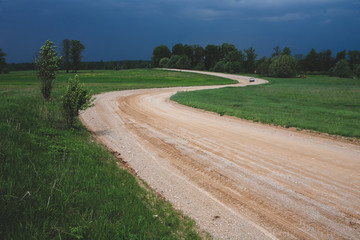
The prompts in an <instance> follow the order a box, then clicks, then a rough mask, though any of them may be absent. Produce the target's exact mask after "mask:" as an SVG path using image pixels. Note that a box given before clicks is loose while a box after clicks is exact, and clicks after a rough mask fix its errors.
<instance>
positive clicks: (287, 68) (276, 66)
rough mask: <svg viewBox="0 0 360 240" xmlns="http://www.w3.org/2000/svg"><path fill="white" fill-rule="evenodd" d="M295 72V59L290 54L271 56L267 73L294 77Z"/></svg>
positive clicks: (274, 75)
mask: <svg viewBox="0 0 360 240" xmlns="http://www.w3.org/2000/svg"><path fill="white" fill-rule="evenodd" d="M296 72H297V61H296V60H295V58H294V57H293V56H290V55H282V56H278V57H275V58H273V60H272V62H271V64H270V66H269V74H270V76H273V77H282V78H285V77H295V76H296Z"/></svg>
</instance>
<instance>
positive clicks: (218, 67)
mask: <svg viewBox="0 0 360 240" xmlns="http://www.w3.org/2000/svg"><path fill="white" fill-rule="evenodd" d="M214 71H215V72H224V71H225V63H224V61H219V62H217V63H216V64H215V67H214Z"/></svg>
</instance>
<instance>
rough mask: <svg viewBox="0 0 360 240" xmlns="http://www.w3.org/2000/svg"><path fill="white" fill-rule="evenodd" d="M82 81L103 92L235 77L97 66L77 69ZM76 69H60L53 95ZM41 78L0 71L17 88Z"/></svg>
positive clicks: (0, 80) (4, 82)
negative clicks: (100, 67) (92, 69)
mask: <svg viewBox="0 0 360 240" xmlns="http://www.w3.org/2000/svg"><path fill="white" fill-rule="evenodd" d="M77 74H78V75H79V79H80V81H81V82H82V83H84V84H85V85H86V87H87V88H89V89H91V90H93V92H94V93H95V94H96V93H101V92H107V91H118V90H131V89H140V88H164V87H181V86H201V85H222V84H231V83H236V81H233V80H229V79H225V78H220V77H215V76H208V75H203V74H196V73H186V72H177V71H165V70H157V69H133V70H121V71H115V70H114V71H111V70H94V71H80V72H79V73H77ZM74 75H75V74H74V73H68V74H67V73H65V72H64V71H60V72H59V73H58V74H57V78H56V88H55V89H54V91H53V93H52V95H53V96H59V94H60V93H61V89H63V88H64V87H65V86H66V84H67V81H68V79H69V78H70V77H73V76H74ZM38 86H39V80H38V79H37V76H36V71H19V72H10V74H6V75H0V89H4V88H6V89H14V88H24V87H28V88H37V87H38Z"/></svg>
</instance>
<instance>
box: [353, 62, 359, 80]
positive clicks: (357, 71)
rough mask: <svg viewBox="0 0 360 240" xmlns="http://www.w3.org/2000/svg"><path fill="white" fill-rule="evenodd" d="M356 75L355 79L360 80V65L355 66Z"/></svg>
mask: <svg viewBox="0 0 360 240" xmlns="http://www.w3.org/2000/svg"><path fill="white" fill-rule="evenodd" d="M354 75H355V77H357V78H360V64H359V65H356V66H355V69H354Z"/></svg>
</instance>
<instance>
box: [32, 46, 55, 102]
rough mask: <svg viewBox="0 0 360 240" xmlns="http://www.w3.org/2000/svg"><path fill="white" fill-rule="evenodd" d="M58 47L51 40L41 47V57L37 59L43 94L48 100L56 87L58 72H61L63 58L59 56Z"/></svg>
mask: <svg viewBox="0 0 360 240" xmlns="http://www.w3.org/2000/svg"><path fill="white" fill-rule="evenodd" d="M55 49H56V46H54V43H53V42H51V41H50V40H47V41H46V42H45V45H43V46H42V47H41V50H40V52H39V57H38V58H36V59H35V63H36V67H37V69H38V78H39V79H40V81H41V93H42V95H43V96H44V98H45V99H46V100H48V99H49V98H50V95H51V90H52V88H53V85H54V81H55V77H56V71H57V70H59V64H60V63H61V57H58V56H57V52H56V50H55Z"/></svg>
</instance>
